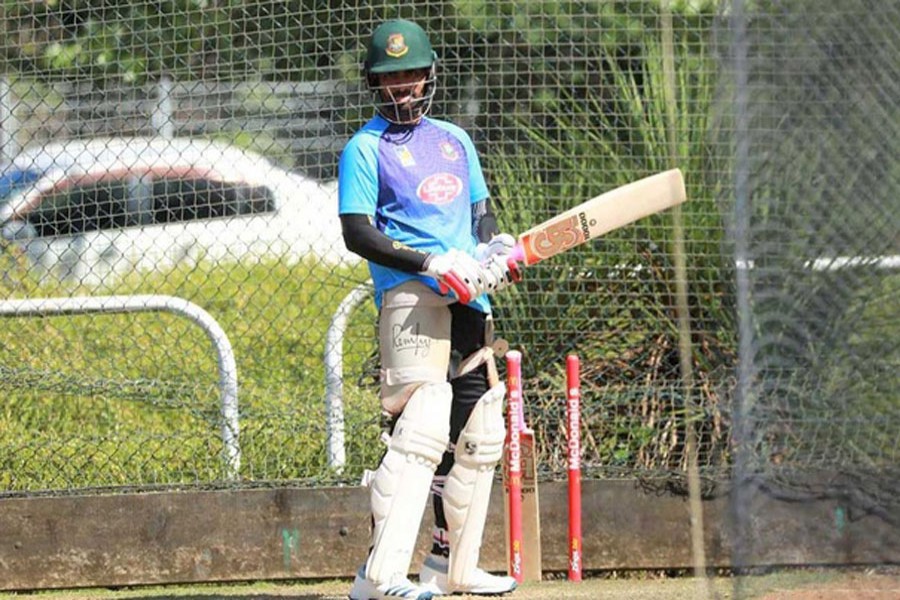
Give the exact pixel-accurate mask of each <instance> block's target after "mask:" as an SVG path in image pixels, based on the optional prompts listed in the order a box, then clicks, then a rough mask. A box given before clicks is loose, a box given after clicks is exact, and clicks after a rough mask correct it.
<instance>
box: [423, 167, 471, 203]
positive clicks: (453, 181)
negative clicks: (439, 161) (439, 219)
mask: <svg viewBox="0 0 900 600" xmlns="http://www.w3.org/2000/svg"><path fill="white" fill-rule="evenodd" d="M462 191H463V182H462V179H460V178H459V177H457V176H456V175H454V174H453V173H435V174H434V175H430V176H428V177H426V178H425V179H424V180H422V183H420V184H419V187H418V188H416V195H417V196H418V197H419V199H420V200H421V201H422V202H424V203H426V204H438V205H440V204H449V203H450V202H453V200H454V199H455V198H456V197H457V196H459V194H460V193H461V192H462Z"/></svg>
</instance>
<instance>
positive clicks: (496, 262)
mask: <svg viewBox="0 0 900 600" xmlns="http://www.w3.org/2000/svg"><path fill="white" fill-rule="evenodd" d="M481 266H482V267H484V271H485V275H484V278H485V285H486V287H487V293H488V294H494V293H496V292H499V291H500V290H502V289H504V288H507V287H509V286H511V285H512V284H514V283H516V282H517V281H521V280H522V273H521V271H520V270H519V265H518V263H516V261H515V260H513V259H512V257H510V256H509V254H494V255H493V256H491V257H489V258H488V259H487V260H486V261H484V262H483V263H482V265H481Z"/></svg>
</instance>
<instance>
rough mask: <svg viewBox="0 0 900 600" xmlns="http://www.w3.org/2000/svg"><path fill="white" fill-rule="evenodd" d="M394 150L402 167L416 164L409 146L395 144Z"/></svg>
mask: <svg viewBox="0 0 900 600" xmlns="http://www.w3.org/2000/svg"><path fill="white" fill-rule="evenodd" d="M394 152H396V153H397V160H399V161H400V164H401V165H403V166H404V167H414V166H416V159H415V158H413V155H412V152H410V151H409V148H407V147H406V146H402V145H401V146H395V147H394Z"/></svg>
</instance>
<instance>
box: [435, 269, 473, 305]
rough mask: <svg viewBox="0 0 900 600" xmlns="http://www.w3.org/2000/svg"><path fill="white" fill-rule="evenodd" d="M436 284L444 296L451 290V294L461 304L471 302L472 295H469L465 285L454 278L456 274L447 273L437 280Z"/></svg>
mask: <svg viewBox="0 0 900 600" xmlns="http://www.w3.org/2000/svg"><path fill="white" fill-rule="evenodd" d="M438 284H439V285H440V289H441V292H443V293H445V294H446V293H447V291H449V290H453V293H454V294H456V297H457V298H458V299H459V301H460V302H462V303H463V304H468V303H469V302H471V301H472V295H471V294H469V288H467V287H466V284H465V283H463V281H462V280H461V279H460V278H459V277H457V276H456V273H447V274H446V275H444V276H443V277H441V278H440V280H438Z"/></svg>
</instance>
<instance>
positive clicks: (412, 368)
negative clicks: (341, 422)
mask: <svg viewBox="0 0 900 600" xmlns="http://www.w3.org/2000/svg"><path fill="white" fill-rule="evenodd" d="M436 62H437V59H436V54H435V52H434V50H433V49H432V45H431V42H430V41H429V39H428V35H427V34H426V33H425V31H424V30H422V28H421V27H419V26H418V25H416V24H415V23H412V22H410V21H405V20H392V21H387V22H384V23H382V24H381V25H379V26H378V27H377V28H376V29H375V30H374V32H373V33H372V35H371V38H370V39H369V42H368V46H367V49H366V59H365V65H364V76H365V81H366V84H367V86H368V88H369V90H370V91H371V93H372V98H373V100H374V103H375V108H376V113H375V115H374V116H373V117H372V119H371V120H369V121H368V122H367V123H366V124H364V125H363V126H362V127H361V128H360V130H359V131H357V132H356V133H355V134H354V135H353V137H352V138H351V139H350V140H349V141H348V143H347V145H346V146H345V148H344V150H343V152H342V154H341V158H340V163H339V178H338V182H339V187H338V190H339V212H340V219H341V226H342V230H343V236H344V241H345V243H346V245H347V248H349V249H350V250H351V251H353V252H355V253H356V254H358V255H359V256H361V257H363V258H364V259H366V260H367V261H368V266H369V271H370V274H371V277H372V281H373V283H374V287H375V304H376V307H377V308H378V314H379V317H378V331H379V353H380V357H379V358H380V382H381V406H382V410H383V413H384V415H385V417H386V419H385V422H386V429H385V433H384V435H383V436H382V437H383V439H384V441H385V442H386V445H387V448H386V451H385V454H384V456H383V458H382V460H381V463H380V464H379V466H378V468H377V470H376V471H375V472H374V475H372V477H371V478H370V481H369V489H370V503H371V513H372V540H371V547H370V550H369V554H368V557H367V559H366V562H365V564H364V565H363V566H362V567H360V569H359V571H358V572H357V575H356V578H355V580H354V582H353V587H352V589H351V591H350V598H351V599H354V600H363V599H365V600H368V599H371V598H377V599H381V598H417V599H428V598H432V597H434V596H439V595H444V594H451V593H467V594H486V595H498V594H504V593H507V592H510V591H512V590H513V589H515V587H516V582H515V580H514V579H513V578H511V577H507V576H500V575H492V574H490V573H487V572H486V571H484V570H482V569H480V568H479V567H478V560H479V552H480V548H481V543H482V534H483V532H484V527H485V519H486V518H487V511H488V502H489V495H490V491H491V487H492V483H493V479H494V469H495V467H496V465H497V463H498V462H499V460H500V458H501V455H502V451H503V441H504V437H505V425H504V419H503V412H502V404H503V398H504V395H505V389H504V386H503V384H502V383H497V382H496V378H495V377H490V378H489V377H488V366H490V367H491V369H494V365H493V360H494V357H493V351H492V343H493V326H492V321H491V305H490V300H489V298H488V296H487V294H489V293H494V292H497V291H499V290H501V289H503V288H504V287H506V286H508V285H510V284H511V283H512V282H513V281H514V280H515V279H516V278H517V270H516V266H515V262H513V261H511V260H509V257H508V255H509V253H510V252H511V250H512V248H513V246H514V245H515V240H514V238H513V237H512V236H510V235H508V234H500V233H499V231H498V227H497V221H496V218H495V216H494V214H493V213H492V211H491V205H490V202H489V199H488V189H487V185H486V183H485V178H484V175H483V173H482V169H481V164H480V161H479V158H478V155H477V154H476V152H475V147H474V144H473V143H472V140H471V138H470V137H469V136H468V134H466V133H465V132H464V131H463V130H462V129H461V128H459V127H458V126H456V125H454V124H451V123H449V122H447V121H443V120H438V119H435V118H432V117H430V116H428V113H429V110H430V108H431V105H432V100H433V99H434V95H435V91H436V88H437V76H436V70H437V69H436V67H437V65H436ZM453 286H455V287H456V289H457V290H459V289H460V286H464V292H465V293H464V294H459V293H456V294H454V293H453V292H448V291H447V290H448V289H449V287H453ZM458 297H465V298H466V299H467V300H468V303H466V304H463V303H462V302H459V301H457V298H458ZM491 373H494V371H493V370H492V371H491ZM489 379H490V383H489ZM491 383H493V385H491ZM429 494H430V495H431V498H432V504H433V509H434V528H433V542H432V546H431V552H430V554H429V555H428V556H427V558H426V559H425V561H424V564H423V565H422V566H421V569H420V571H419V581H418V583H413V582H412V581H410V580H409V578H408V574H409V572H410V567H411V565H410V563H411V561H412V555H413V552H414V549H415V548H414V546H415V542H416V538H417V536H418V527H419V523H420V522H421V519H422V516H423V515H424V512H425V509H426V504H427V502H428V497H429Z"/></svg>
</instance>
